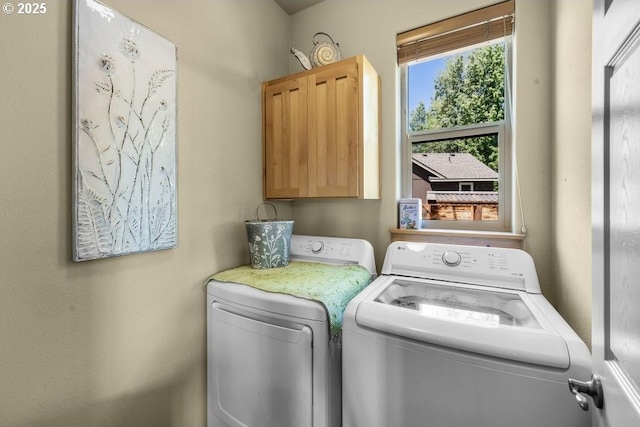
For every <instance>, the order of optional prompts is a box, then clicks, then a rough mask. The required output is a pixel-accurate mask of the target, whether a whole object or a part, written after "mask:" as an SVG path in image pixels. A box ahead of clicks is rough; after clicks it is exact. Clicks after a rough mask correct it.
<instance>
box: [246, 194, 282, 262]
mask: <svg viewBox="0 0 640 427" xmlns="http://www.w3.org/2000/svg"><path fill="white" fill-rule="evenodd" d="M264 205H270V206H271V207H272V208H273V210H274V212H275V218H274V219H260V216H259V214H258V211H259V209H260V206H264ZM245 224H246V225H247V238H248V239H249V259H250V261H251V267H253V268H276V267H285V266H287V265H288V264H289V253H290V249H291V234H292V232H293V220H279V219H278V210H277V209H276V207H275V206H274V205H272V204H271V203H263V204H261V205H258V207H257V208H256V219H254V220H248V221H245Z"/></svg>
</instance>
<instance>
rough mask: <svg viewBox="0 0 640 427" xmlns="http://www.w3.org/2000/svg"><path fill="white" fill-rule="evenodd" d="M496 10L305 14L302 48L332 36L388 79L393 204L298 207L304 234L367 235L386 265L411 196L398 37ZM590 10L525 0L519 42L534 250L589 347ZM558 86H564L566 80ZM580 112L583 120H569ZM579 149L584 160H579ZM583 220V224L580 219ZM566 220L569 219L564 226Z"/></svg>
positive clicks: (524, 163)
mask: <svg viewBox="0 0 640 427" xmlns="http://www.w3.org/2000/svg"><path fill="white" fill-rule="evenodd" d="M492 3H495V1H492V0H461V1H456V2H451V1H438V0H431V1H423V0H396V1H394V2H387V1H382V0H377V1H371V0H326V1H324V2H323V3H320V4H318V5H316V6H314V7H312V8H309V9H307V10H304V11H302V12H299V13H298V14H296V15H294V16H293V19H292V23H291V42H292V43H293V44H295V46H296V47H297V48H298V49H300V50H302V51H304V52H309V51H311V48H312V46H313V45H312V38H313V35H314V34H315V33H316V32H318V31H324V32H327V33H329V34H330V35H331V36H332V37H333V39H334V40H335V41H336V42H339V43H340V47H341V50H342V52H343V54H344V56H346V57H348V56H352V55H355V54H359V53H363V54H364V55H365V56H367V57H368V58H369V60H370V61H371V63H372V64H373V66H374V67H375V68H376V70H377V71H378V73H379V74H380V75H381V77H382V81H383V87H382V98H383V107H382V112H383V117H382V127H383V132H382V159H383V164H382V200H380V201H364V202H363V201H330V202H326V201H322V202H318V201H296V202H294V203H293V204H292V208H293V215H294V218H295V219H296V228H297V230H299V232H305V233H307V232H309V233H310V232H312V231H313V232H316V233H319V234H340V235H347V236H361V237H364V238H367V239H369V240H370V241H371V242H372V243H373V244H374V247H375V249H376V255H377V260H378V263H380V262H381V261H382V257H383V256H384V251H385V248H386V246H387V245H388V244H389V241H390V236H389V231H388V230H389V229H390V228H395V227H396V226H397V205H396V203H397V199H398V198H399V197H400V188H399V180H398V175H399V173H400V159H401V150H400V127H399V125H398V123H399V113H398V111H399V108H398V105H399V102H400V99H399V93H400V92H399V83H398V69H397V65H396V60H395V52H396V51H395V35H396V33H398V32H402V31H406V30H409V29H412V28H415V27H418V26H420V25H424V24H426V23H429V22H435V21H438V20H441V19H444V18H446V17H450V16H453V15H457V14H460V13H464V12H466V11H469V10H473V9H477V8H479V7H482V6H485V5H488V4H492ZM590 7H591V5H590V2H588V1H583V0H557V1H556V0H516V15H517V17H516V39H515V43H514V44H515V54H514V56H515V57H514V64H515V74H516V76H515V79H514V94H515V97H516V102H515V125H514V132H515V147H516V153H517V161H518V171H519V178H520V188H521V193H522V208H523V212H524V218H525V225H526V229H527V237H526V241H525V249H526V250H527V251H528V252H530V253H531V255H532V256H533V257H534V259H535V261H536V266H537V269H538V275H539V276H540V281H541V285H542V288H543V293H544V294H545V295H546V296H547V297H548V298H549V299H550V300H551V302H552V303H553V304H554V305H556V306H557V307H558V308H559V309H560V311H561V312H562V314H564V315H565V317H566V318H567V319H568V320H569V322H570V323H571V324H572V326H574V328H575V329H576V330H577V331H578V332H579V333H580V335H581V336H582V338H583V339H585V341H587V342H590V325H591V322H590V312H589V310H590V298H587V297H586V296H587V295H589V296H590V289H591V288H590V279H589V274H590V273H589V272H590V245H589V240H588V236H589V233H590V223H589V215H588V213H589V210H590V205H589V191H590V190H589V184H590V182H589V179H590V175H589V172H588V171H589V163H588V160H589V157H588V156H589V143H590V139H589V137H588V135H589V132H590V116H589V111H590V110H589V109H590V96H589V94H590V81H589V78H590V77H589V70H590V64H589V55H588V54H589V51H590V49H591V47H590V46H591V44H590V26H591V23H590V19H591V18H590V15H589V14H590ZM574 9H576V10H577V11H578V13H577V14H576V15H574V14H573V13H572V11H573V10H574ZM364 10H366V11H367V13H366V14H364V13H363V11H364ZM560 26H562V29H558V30H557V31H556V30H555V27H560ZM576 46H578V48H576ZM576 61H577V62H576ZM290 64H291V65H290V70H291V71H297V70H299V69H300V65H299V64H298V63H297V61H296V60H295V59H294V58H291V59H290ZM575 68H578V71H576V70H575ZM576 77H578V78H576ZM554 78H558V79H561V82H559V83H558V84H554ZM567 84H568V86H565V85H567ZM554 91H555V92H554ZM568 91H570V92H571V95H570V96H567V92H568ZM572 112H574V113H577V114H579V115H578V116H576V117H575V119H574V118H572V117H570V118H569V121H566V118H567V117H566V116H571V114H572ZM554 125H555V127H554ZM576 150H579V151H580V153H578V154H577V157H578V159H579V162H575V158H576V154H574V153H573V152H574V151H576ZM559 155H560V158H557V156H559ZM569 158H570V159H571V160H568V159H569ZM572 162H573V163H572ZM565 179H568V180H569V183H566V182H565V181H564V180H565ZM569 186H570V187H569ZM557 200H562V201H563V202H564V203H562V204H559V203H555V202H556V201H557ZM574 212H576V213H577V215H578V217H579V220H574V217H573V215H574ZM515 213H516V214H515V216H516V218H515V222H516V227H515V230H516V231H520V228H521V225H522V218H521V217H520V215H519V208H516V209H515ZM585 215H586V217H585ZM554 221H558V223H557V224H556V225H557V226H556V227H554V226H553V224H555V223H554ZM584 239H586V240H584ZM576 245H579V246H580V247H579V248H575V246H576ZM575 249H577V250H575Z"/></svg>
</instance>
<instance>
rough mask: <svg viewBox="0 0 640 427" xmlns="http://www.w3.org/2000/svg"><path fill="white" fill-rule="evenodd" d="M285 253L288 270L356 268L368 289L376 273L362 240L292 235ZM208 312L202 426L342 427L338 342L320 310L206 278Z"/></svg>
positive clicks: (306, 303) (291, 298) (277, 295)
mask: <svg viewBox="0 0 640 427" xmlns="http://www.w3.org/2000/svg"><path fill="white" fill-rule="evenodd" d="M290 249H291V251H290V252H291V256H290V262H291V264H293V263H295V262H296V261H311V262H317V263H324V264H331V265H344V264H359V265H361V266H363V267H364V268H365V269H366V270H367V271H368V272H369V274H370V277H367V281H366V283H368V282H370V281H371V280H372V279H373V278H375V275H376V268H375V258H374V254H373V248H372V246H371V244H370V243H369V242H367V241H365V240H361V239H347V238H335V237H315V236H300V235H293V236H292V238H291V248H290ZM262 271H263V272H264V273H267V274H270V273H271V272H269V271H265V270H262ZM365 276H366V275H365ZM321 277H322V276H321ZM339 288H340V285H338V286H337V290H336V292H340V290H339ZM344 288H347V285H344ZM345 292H346V291H345ZM356 292H357V291H356ZM351 295H353V294H351ZM351 295H349V297H351ZM207 306H208V308H207V331H208V332H207V349H208V384H207V393H208V396H207V410H208V415H207V425H208V427H227V426H232V427H237V426H243V427H244V426H246V427H306V426H309V427H311V426H313V427H321V426H325V427H329V426H331V427H337V426H340V425H341V385H340V383H341V344H340V342H339V341H338V342H336V340H335V337H333V336H332V333H331V332H330V324H329V318H328V312H327V309H326V308H325V305H324V304H322V303H320V302H317V301H314V300H310V299H304V298H299V297H296V296H293V295H285V294H282V293H272V292H267V291H263V290H260V289H256V288H254V287H250V286H246V285H242V284H235V283H229V282H226V281H218V280H210V281H209V282H208V283H207ZM342 310H344V305H343V306H342ZM340 314H342V311H341V312H340Z"/></svg>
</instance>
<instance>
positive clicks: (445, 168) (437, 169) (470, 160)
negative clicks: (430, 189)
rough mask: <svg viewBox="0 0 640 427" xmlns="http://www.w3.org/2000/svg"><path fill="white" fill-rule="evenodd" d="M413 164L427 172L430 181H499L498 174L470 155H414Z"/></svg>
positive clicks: (412, 156)
mask: <svg viewBox="0 0 640 427" xmlns="http://www.w3.org/2000/svg"><path fill="white" fill-rule="evenodd" d="M411 158H412V161H413V164H415V165H418V166H419V167H421V168H423V169H425V170H427V171H428V172H430V173H431V174H432V175H434V178H430V179H429V180H430V181H431V180H433V181H438V180H479V179H482V180H486V179H489V180H497V179H498V173H497V172H495V171H494V170H493V169H491V168H490V167H489V166H487V165H485V164H484V163H482V162H481V161H480V160H478V159H476V158H475V157H474V156H473V155H471V154H469V153H414V154H412V155H411Z"/></svg>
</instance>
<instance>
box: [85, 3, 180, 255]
mask: <svg viewBox="0 0 640 427" xmlns="http://www.w3.org/2000/svg"><path fill="white" fill-rule="evenodd" d="M176 52H177V50H176V46H175V45H174V44H173V43H171V42H170V41H168V40H167V39H165V38H164V37H162V36H160V35H159V34H157V33H155V32H153V31H151V30H150V29H148V28H146V27H144V26H143V25H141V24H139V23H138V22H135V21H133V20H131V19H130V18H128V17H126V16H124V15H122V14H121V13H119V12H117V11H115V10H113V9H111V8H110V7H108V6H106V5H105V4H103V3H101V2H99V1H96V0H76V1H75V19H74V72H75V75H74V90H75V94H74V114H73V116H74V119H73V120H74V123H73V129H74V150H73V152H74V198H73V203H74V206H73V232H74V236H73V239H74V245H73V259H74V261H84V260H90V259H96V258H105V257H110V256H116V255H126V254H132V253H138V252H146V251H152V250H160V249H168V248H173V247H175V246H176V245H177V186H176V177H177V173H176V136H177V132H176V124H177V120H176V94H177V91H176V85H177V83H176V82H177V75H176V73H177V56H176Z"/></svg>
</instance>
